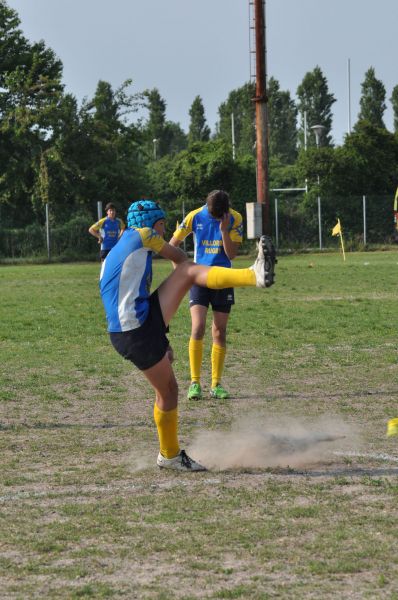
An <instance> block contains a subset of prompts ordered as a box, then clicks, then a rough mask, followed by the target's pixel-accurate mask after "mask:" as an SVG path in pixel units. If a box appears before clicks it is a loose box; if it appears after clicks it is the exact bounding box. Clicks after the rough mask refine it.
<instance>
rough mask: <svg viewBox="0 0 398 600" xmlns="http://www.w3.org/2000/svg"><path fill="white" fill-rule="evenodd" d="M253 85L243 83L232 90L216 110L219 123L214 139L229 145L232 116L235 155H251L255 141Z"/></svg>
mask: <svg viewBox="0 0 398 600" xmlns="http://www.w3.org/2000/svg"><path fill="white" fill-rule="evenodd" d="M255 93H256V89H255V84H254V83H245V84H244V85H243V86H242V87H240V88H238V89H236V90H233V91H232V92H230V94H229V95H228V98H227V100H226V101H225V102H223V103H222V104H220V106H219V108H218V114H219V121H218V123H217V134H216V137H220V138H221V139H223V140H224V141H225V142H228V143H229V144H231V142H232V132H231V115H232V114H233V115H234V130H235V147H236V153H237V155H238V156H239V155H244V154H252V153H253V146H254V142H255V141H256V129H255V106H254V102H253V98H254V96H255Z"/></svg>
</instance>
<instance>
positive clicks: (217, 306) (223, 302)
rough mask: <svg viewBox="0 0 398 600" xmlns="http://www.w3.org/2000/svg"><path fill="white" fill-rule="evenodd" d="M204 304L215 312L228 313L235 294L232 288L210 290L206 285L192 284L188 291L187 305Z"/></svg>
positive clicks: (233, 302)
mask: <svg viewBox="0 0 398 600" xmlns="http://www.w3.org/2000/svg"><path fill="white" fill-rule="evenodd" d="M195 304H200V306H206V308H209V304H211V308H212V309H213V311H215V312H221V313H230V312H231V306H232V305H233V304H235V296H234V289H233V288H225V289H223V290H210V289H209V288H207V287H202V286H200V285H193V286H192V287H191V291H190V292H189V306H190V307H191V306H195Z"/></svg>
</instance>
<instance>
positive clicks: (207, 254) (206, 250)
mask: <svg viewBox="0 0 398 600" xmlns="http://www.w3.org/2000/svg"><path fill="white" fill-rule="evenodd" d="M228 232H229V235H230V237H231V240H232V241H233V242H238V243H241V242H242V238H243V225H242V215H241V214H240V213H238V212H237V211H236V210H233V209H232V208H230V209H229V227H228ZM190 233H192V234H193V241H194V261H195V262H196V263H198V264H200V265H207V266H210V267H212V266H217V267H230V266H231V261H230V259H229V258H228V256H227V255H226V254H225V251H224V247H223V243H222V234H221V231H220V221H219V220H218V219H215V218H214V217H212V216H211V214H210V213H209V211H208V209H207V205H206V204H205V205H204V206H202V207H201V208H197V209H196V210H193V211H191V212H190V213H188V214H187V216H186V217H185V219H184V220H183V222H182V223H181V225H179V227H177V229H176V231H175V232H174V233H173V237H175V238H177V239H178V240H179V241H180V242H182V241H183V240H184V239H185V238H186V237H187V235H189V234H190Z"/></svg>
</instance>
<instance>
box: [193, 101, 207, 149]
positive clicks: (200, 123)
mask: <svg viewBox="0 0 398 600" xmlns="http://www.w3.org/2000/svg"><path fill="white" fill-rule="evenodd" d="M189 116H190V117H191V121H190V124H189V132H188V141H189V143H190V144H192V143H193V142H207V141H209V139H210V128H209V127H208V126H207V125H206V117H205V109H204V106H203V102H202V98H201V97H200V96H196V98H195V100H194V101H193V102H192V105H191V108H190V109H189Z"/></svg>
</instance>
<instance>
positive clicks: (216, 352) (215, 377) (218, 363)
mask: <svg viewBox="0 0 398 600" xmlns="http://www.w3.org/2000/svg"><path fill="white" fill-rule="evenodd" d="M226 352H227V349H226V348H223V347H222V346H217V344H213V346H212V348H211V387H212V388H214V387H216V385H217V383H220V382H221V377H222V373H223V370H224V360H225V354H226Z"/></svg>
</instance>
